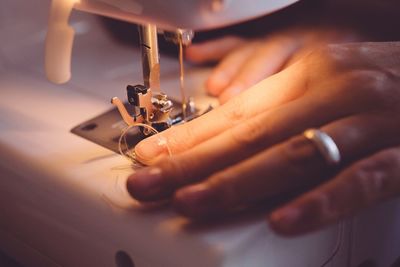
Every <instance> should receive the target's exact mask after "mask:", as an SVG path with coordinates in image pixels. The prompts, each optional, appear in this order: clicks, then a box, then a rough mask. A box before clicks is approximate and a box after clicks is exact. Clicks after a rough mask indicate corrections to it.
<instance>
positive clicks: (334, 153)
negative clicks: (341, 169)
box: [303, 129, 341, 166]
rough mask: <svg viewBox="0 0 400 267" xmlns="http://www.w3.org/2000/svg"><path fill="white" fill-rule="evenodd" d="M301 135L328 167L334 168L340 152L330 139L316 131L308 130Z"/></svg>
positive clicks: (339, 157) (337, 162) (323, 133)
mask: <svg viewBox="0 0 400 267" xmlns="http://www.w3.org/2000/svg"><path fill="white" fill-rule="evenodd" d="M303 135H304V136H305V137H306V138H307V139H308V140H310V141H311V142H313V143H314V145H315V146H316V147H317V149H318V151H319V152H320V153H321V154H322V156H323V157H324V158H325V160H326V162H327V163H328V164H329V165H331V166H334V165H338V164H339V163H340V160H341V156H340V151H339V148H338V146H337V145H336V143H335V141H333V139H332V137H330V136H329V135H328V134H326V133H325V132H323V131H321V130H318V129H308V130H306V131H305V132H304V133H303Z"/></svg>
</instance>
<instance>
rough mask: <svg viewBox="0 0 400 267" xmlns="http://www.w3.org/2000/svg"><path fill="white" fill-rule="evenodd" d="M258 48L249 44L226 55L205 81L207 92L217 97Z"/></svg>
mask: <svg viewBox="0 0 400 267" xmlns="http://www.w3.org/2000/svg"><path fill="white" fill-rule="evenodd" d="M258 46H259V43H258V42H254V41H253V42H249V43H246V44H244V45H242V46H240V47H238V48H236V49H235V50H233V51H231V52H230V53H229V54H228V55H226V56H225V57H224V58H223V59H222V60H221V62H220V63H219V64H218V65H217V66H216V67H215V68H214V70H213V71H212V73H211V75H210V77H209V78H208V79H207V81H206V90H207V92H208V93H209V94H211V95H213V96H218V95H219V94H220V93H221V92H222V91H223V90H224V89H225V88H226V87H227V86H228V85H229V84H230V83H231V81H232V79H233V77H234V76H235V75H236V74H237V73H238V72H239V70H240V68H241V66H242V65H243V64H244V63H245V62H246V60H248V58H249V57H251V55H252V54H253V53H254V51H255V49H256V48H257V47H258Z"/></svg>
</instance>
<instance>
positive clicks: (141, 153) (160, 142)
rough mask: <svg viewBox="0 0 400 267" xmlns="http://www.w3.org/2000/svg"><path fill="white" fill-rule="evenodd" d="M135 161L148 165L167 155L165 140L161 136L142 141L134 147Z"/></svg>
mask: <svg viewBox="0 0 400 267" xmlns="http://www.w3.org/2000/svg"><path fill="white" fill-rule="evenodd" d="M135 154H136V157H137V160H138V161H140V162H142V163H145V164H150V165H151V163H152V162H155V161H156V159H158V158H160V157H161V156H166V155H169V151H168V143H167V140H166V139H165V138H164V137H162V136H158V135H155V136H151V137H149V138H147V139H144V140H143V141H141V142H140V143H139V144H137V145H136V147H135Z"/></svg>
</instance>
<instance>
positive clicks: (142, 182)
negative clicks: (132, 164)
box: [127, 168, 163, 199]
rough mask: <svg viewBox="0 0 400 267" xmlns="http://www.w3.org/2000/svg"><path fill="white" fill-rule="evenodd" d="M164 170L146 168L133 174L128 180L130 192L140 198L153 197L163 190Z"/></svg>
mask: <svg viewBox="0 0 400 267" xmlns="http://www.w3.org/2000/svg"><path fill="white" fill-rule="evenodd" d="M162 183H163V177H162V170H161V169H160V168H144V169H141V170H138V171H136V172H135V173H134V174H132V175H131V176H130V177H129V178H128V181H127V189H128V192H129V193H130V194H131V195H132V196H133V197H134V198H138V199H142V198H148V197H153V196H156V195H157V194H159V193H160V192H161V191H162Z"/></svg>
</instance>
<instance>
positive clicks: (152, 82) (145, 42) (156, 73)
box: [139, 24, 160, 92]
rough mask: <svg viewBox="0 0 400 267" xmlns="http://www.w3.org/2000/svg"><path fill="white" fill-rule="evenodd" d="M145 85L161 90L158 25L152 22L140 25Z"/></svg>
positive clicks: (156, 90) (154, 89)
mask: <svg viewBox="0 0 400 267" xmlns="http://www.w3.org/2000/svg"><path fill="white" fill-rule="evenodd" d="M139 37H140V47H141V50H142V68H143V80H144V85H145V86H146V87H147V88H150V89H152V90H153V91H154V92H158V91H160V57H159V52H158V42H157V27H156V26H155V25H152V24H146V25H140V26H139Z"/></svg>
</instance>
